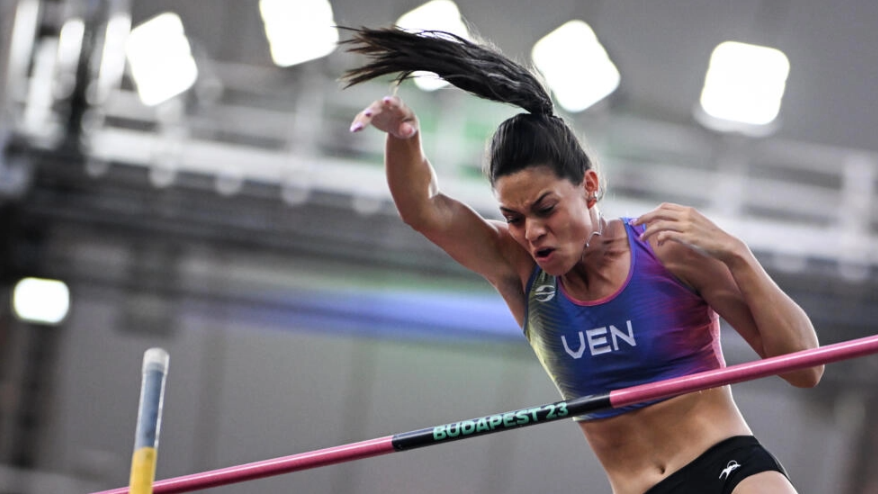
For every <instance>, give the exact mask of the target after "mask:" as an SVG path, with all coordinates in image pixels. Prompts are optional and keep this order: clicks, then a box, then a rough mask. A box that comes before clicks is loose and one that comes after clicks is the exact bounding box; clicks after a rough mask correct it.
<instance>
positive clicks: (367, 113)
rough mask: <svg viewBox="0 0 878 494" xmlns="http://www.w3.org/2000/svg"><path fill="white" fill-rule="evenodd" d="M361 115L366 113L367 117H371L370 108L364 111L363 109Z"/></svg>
mask: <svg viewBox="0 0 878 494" xmlns="http://www.w3.org/2000/svg"><path fill="white" fill-rule="evenodd" d="M363 115H366V116H367V117H371V116H372V110H366V111H364V112H363Z"/></svg>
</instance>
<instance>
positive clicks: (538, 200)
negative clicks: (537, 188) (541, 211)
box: [500, 191, 552, 213]
mask: <svg viewBox="0 0 878 494" xmlns="http://www.w3.org/2000/svg"><path fill="white" fill-rule="evenodd" d="M551 193H552V191H546V192H543V195H541V196H540V197H537V200H536V201H534V202H533V203H532V204H531V205H530V209H533V208H535V207H536V206H537V205H538V204H539V203H541V202H542V201H543V199H545V198H546V196H548V195H549V194H551ZM500 211H502V212H504V213H517V212H518V211H515V210H514V209H509V208H507V207H503V206H500Z"/></svg>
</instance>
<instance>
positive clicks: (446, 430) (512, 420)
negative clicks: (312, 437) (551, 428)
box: [94, 335, 878, 494]
mask: <svg viewBox="0 0 878 494" xmlns="http://www.w3.org/2000/svg"><path fill="white" fill-rule="evenodd" d="M874 353H878V335H875V336H869V337H866V338H859V339H855V340H850V341H846V342H842V343H836V344H833V345H827V346H824V347H820V348H815V349H812V350H804V351H801V352H796V353H790V354H787V355H781V356H778V357H771V358H766V359H762V360H757V361H755V362H748V363H744V364H738V365H733V366H730V367H726V368H723V369H715V370H711V371H706V372H699V373H697V374H692V375H690V376H683V377H678V378H674V379H668V380H665V381H659V382H655V383H650V384H643V385H640V386H633V387H630V388H625V389H620V390H616V391H611V392H609V393H603V394H599V395H592V396H586V397H583V398H577V399H574V400H568V401H558V402H555V403H549V404H546V405H541V406H535V407H530V408H522V409H519V410H513V411H510V412H505V413H497V414H493V415H486V416H484V417H478V418H474V419H470V420H462V421H460V422H453V423H450V424H445V425H439V426H436V427H430V428H427V429H420V430H416V431H411V432H404V433H401V434H396V435H393V436H386V437H382V438H377V439H371V440H368V441H362V442H357V443H350V444H345V445H342V446H336V447H332V448H327V449H320V450H316V451H310V452H307V453H299V454H295V455H291V456H284V457H280V458H274V459H271V460H265V461H257V462H253V463H246V464H243V465H237V466H232V467H227V468H221V469H219V470H211V471H207V472H202V473H196V474H192V475H184V476H182V477H175V478H170V479H165V480H160V481H158V482H156V483H155V485H154V486H153V492H154V493H155V494H173V493H180V492H191V491H195V490H200V489H207V488H210V487H218V486H221V485H228V484H234V483H237V482H245V481H248V480H255V479H260V478H263V477H270V476H274V475H281V474H285V473H290V472H296V471H299V470H307V469H311V468H317V467H322V466H326V465H333V464H336V463H344V462H348V461H353V460H359V459H362V458H369V457H372V456H380V455H385V454H389V453H395V452H398V451H407V450H410V449H416V448H421V447H425V446H433V445H436V444H442V443H447V442H451V441H457V440H460V439H467V438H471V437H478V436H484V435H487V434H492V433H495V432H502V431H506V430H511V429H517V428H520V427H527V426H531V425H536V424H542V423H546V422H553V421H556V420H561V419H566V418H570V417H575V416H578V415H584V414H587V413H594V412H597V411H601V410H606V409H610V408H619V407H624V406H627V405H633V404H635V403H642V402H645V401H651V400H658V399H662V398H670V397H673V396H678V395H681V394H686V393H691V392H694V391H702V390H705V389H710V388H715V387H719V386H725V385H727V384H735V383H739V382H743V381H750V380H753V379H758V378H761V377H766V376H773V375H777V374H783V373H785V372H790V371H794V370H797V369H804V368H808V367H814V366H817V365H823V364H829V363H833V362H838V361H840V360H848V359H853V358H857V357H863V356H865V355H871V354H874ZM127 492H128V489H127V488H119V489H113V490H109V491H102V492H98V493H94V494H123V493H127Z"/></svg>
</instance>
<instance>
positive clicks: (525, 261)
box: [489, 220, 536, 293]
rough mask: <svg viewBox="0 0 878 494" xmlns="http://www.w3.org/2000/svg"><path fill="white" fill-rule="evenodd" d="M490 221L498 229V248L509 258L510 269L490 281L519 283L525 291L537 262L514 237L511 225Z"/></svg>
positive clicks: (493, 282)
mask: <svg viewBox="0 0 878 494" xmlns="http://www.w3.org/2000/svg"><path fill="white" fill-rule="evenodd" d="M490 223H491V224H492V225H493V226H494V228H495V229H496V232H497V249H498V251H499V252H500V255H501V256H502V257H503V258H504V259H506V260H507V263H508V264H507V266H508V267H509V270H508V271H507V272H506V273H504V276H500V277H498V279H496V280H489V281H491V283H492V284H494V285H495V286H497V285H496V283H495V281H496V282H499V283H503V284H508V285H517V286H518V287H519V289H520V290H521V292H522V293H524V290H525V287H526V286H527V281H528V279H530V275H531V273H533V269H534V266H535V265H536V263H535V261H534V260H533V257H531V255H530V253H528V252H527V250H525V249H524V247H522V246H521V245H519V243H518V242H516V241H515V239H514V238H512V235H511V234H510V233H509V226H508V225H507V224H506V223H504V222H502V221H498V220H491V221H490Z"/></svg>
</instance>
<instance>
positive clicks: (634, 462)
mask: <svg viewBox="0 0 878 494" xmlns="http://www.w3.org/2000/svg"><path fill="white" fill-rule="evenodd" d="M610 226H611V228H610V229H609V232H608V233H610V235H605V236H604V238H603V239H602V243H603V244H604V245H603V247H604V251H603V254H602V255H601V256H599V257H596V258H595V259H594V260H589V259H587V260H586V261H587V262H589V261H591V262H593V264H592V265H591V266H593V267H594V268H595V269H596V271H595V272H594V273H591V276H589V280H588V281H589V282H588V283H583V282H581V281H582V280H581V279H580V280H579V281H580V282H572V283H568V282H567V280H564V291H565V292H566V294H567V295H569V296H570V297H571V298H574V299H577V300H585V301H588V300H601V299H604V298H607V297H610V296H612V295H613V294H615V293H617V292H618V291H619V290H620V289H621V288H622V287H623V285H624V284H625V283H626V282H627V281H628V279H629V276H628V275H629V268H630V266H631V260H632V253H631V251H630V247H629V244H628V235H627V232H626V228H625V225H624V224H622V221H621V220H615V221H613V222H611V225H610ZM595 261H596V262H595ZM497 289H498V291H500V293H501V295H503V297H504V299H505V300H506V301H507V304H509V306H510V309H512V311H513V314H514V315H515V316H516V319H519V322H520V323H522V325H524V319H525V313H526V307H527V303H528V301H527V294H526V291H524V290H522V288H521V286H519V287H518V289H517V290H516V289H515V287H513V286H511V284H510V286H505V287H504V286H497ZM579 426H580V427H581V429H582V431H583V433H584V434H585V436H586V439H587V440H588V442H589V444H590V445H591V447H592V449H593V450H594V452H595V454H596V455H597V457H598V459H599V460H600V461H601V463H602V465H603V467H604V469H605V470H606V472H607V476H608V478H609V481H610V483H611V485H612V486H613V490H614V492H615V493H616V494H627V493H631V494H642V493H643V492H645V491H646V490H647V489H648V488H649V487H651V486H652V485H654V484H656V483H657V482H659V481H661V480H662V479H663V478H665V477H667V476H668V475H670V474H671V473H673V472H674V471H676V470H677V469H679V468H681V467H682V466H684V465H686V464H687V463H689V462H690V461H692V460H693V459H695V458H696V457H698V456H699V455H700V454H701V453H702V452H704V451H705V450H707V449H708V448H709V447H710V446H712V445H713V444H715V443H717V442H719V441H721V440H723V439H725V438H728V437H731V436H735V435H747V434H750V430H749V428H748V427H747V424H746V422H745V421H744V419H743V417H742V416H741V414H740V413H739V412H738V409H737V407H736V406H735V404H734V401H733V399H732V396H731V391H730V390H729V389H728V388H727V387H726V388H719V389H715V390H710V391H704V392H700V393H696V394H690V395H686V396H681V397H677V398H673V399H670V400H666V401H662V402H659V403H655V404H652V405H650V406H648V407H645V408H640V409H637V410H634V411H629V412H627V413H624V414H622V415H617V416H613V417H610V418H602V419H598V420H590V421H583V422H579Z"/></svg>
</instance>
